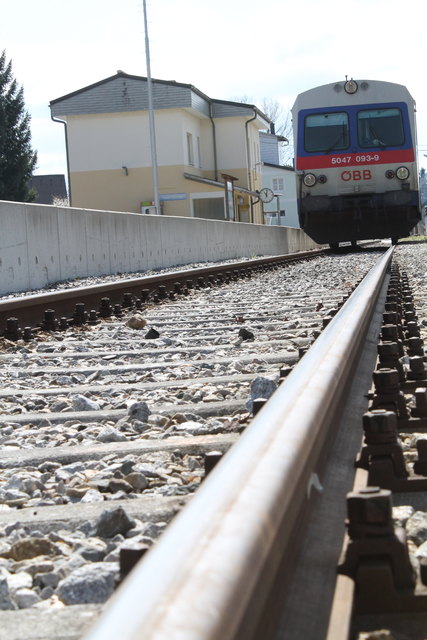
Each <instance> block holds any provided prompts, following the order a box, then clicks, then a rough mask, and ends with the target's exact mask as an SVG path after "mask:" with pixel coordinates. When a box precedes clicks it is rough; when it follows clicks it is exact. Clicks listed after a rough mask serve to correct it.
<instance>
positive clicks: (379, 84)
mask: <svg viewBox="0 0 427 640" xmlns="http://www.w3.org/2000/svg"><path fill="white" fill-rule="evenodd" d="M346 82H347V81H346V80H341V81H339V82H331V83H330V84H324V85H321V86H319V87H314V88H312V89H308V90H307V91H304V92H302V93H300V94H299V95H298V96H297V98H296V100H295V103H294V106H293V107H292V111H293V112H296V111H299V110H300V109H307V108H308V109H309V108H311V107H313V108H315V107H334V106H341V105H342V106H347V105H352V104H361V103H362V104H373V103H381V102H406V103H407V104H410V105H413V106H415V101H414V99H413V97H412V96H411V94H410V93H409V91H408V89H407V88H406V87H405V86H404V85H402V84H396V83H394V82H385V81H384V80H353V79H351V80H350V81H348V82H350V83H352V85H351V89H353V90H354V91H353V93H348V92H347V91H346V89H345V88H344V86H345V85H346Z"/></svg>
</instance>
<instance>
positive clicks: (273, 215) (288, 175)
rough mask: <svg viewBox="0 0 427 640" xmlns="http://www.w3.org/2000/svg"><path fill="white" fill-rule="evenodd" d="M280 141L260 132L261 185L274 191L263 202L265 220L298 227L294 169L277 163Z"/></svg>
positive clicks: (271, 135)
mask: <svg viewBox="0 0 427 640" xmlns="http://www.w3.org/2000/svg"><path fill="white" fill-rule="evenodd" d="M282 141H283V138H282V137H281V136H277V135H275V134H272V133H264V132H261V133H260V147H261V161H262V182H263V187H264V188H267V189H271V191H272V192H273V193H274V197H273V199H272V200H271V201H270V202H268V203H264V215H265V222H266V224H273V225H274V224H280V225H283V226H286V227H295V228H299V226H300V224H299V220H298V208H297V191H296V176H295V171H294V169H293V168H292V167H289V166H283V165H280V164H279V144H280V143H281V142H282Z"/></svg>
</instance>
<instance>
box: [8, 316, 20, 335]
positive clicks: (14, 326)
mask: <svg viewBox="0 0 427 640" xmlns="http://www.w3.org/2000/svg"><path fill="white" fill-rule="evenodd" d="M21 335H22V331H21V329H20V328H19V324H18V318H14V317H12V318H8V319H7V320H6V330H5V332H4V337H5V338H7V340H19V338H20V337H21Z"/></svg>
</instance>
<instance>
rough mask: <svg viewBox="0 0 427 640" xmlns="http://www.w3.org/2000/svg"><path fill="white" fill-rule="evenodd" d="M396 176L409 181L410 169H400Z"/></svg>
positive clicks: (397, 170)
mask: <svg viewBox="0 0 427 640" xmlns="http://www.w3.org/2000/svg"><path fill="white" fill-rule="evenodd" d="M396 176H397V177H398V178H399V180H407V179H408V178H409V169H407V167H399V168H398V169H396Z"/></svg>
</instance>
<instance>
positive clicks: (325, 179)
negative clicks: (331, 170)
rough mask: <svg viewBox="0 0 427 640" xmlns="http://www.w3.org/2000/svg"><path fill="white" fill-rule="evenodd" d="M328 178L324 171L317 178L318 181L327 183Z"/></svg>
mask: <svg viewBox="0 0 427 640" xmlns="http://www.w3.org/2000/svg"><path fill="white" fill-rule="evenodd" d="M327 179H328V178H327V177H326V176H324V175H323V173H322V175H320V176H319V177H318V178H317V182H318V183H319V184H325V182H326V181H327Z"/></svg>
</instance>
